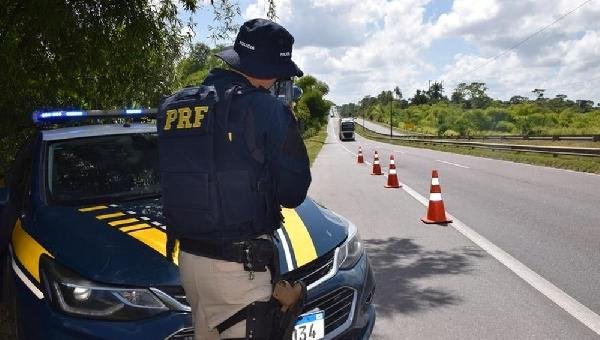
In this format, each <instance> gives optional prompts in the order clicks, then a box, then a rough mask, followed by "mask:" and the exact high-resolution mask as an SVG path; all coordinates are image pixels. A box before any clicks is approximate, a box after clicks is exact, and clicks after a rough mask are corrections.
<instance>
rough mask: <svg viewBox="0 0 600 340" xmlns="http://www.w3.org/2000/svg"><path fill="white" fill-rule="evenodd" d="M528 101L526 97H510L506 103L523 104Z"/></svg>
mask: <svg viewBox="0 0 600 340" xmlns="http://www.w3.org/2000/svg"><path fill="white" fill-rule="evenodd" d="M528 100H529V98H527V97H523V96H512V97H510V99H509V100H508V102H509V103H511V104H521V103H525V102H526V101H528Z"/></svg>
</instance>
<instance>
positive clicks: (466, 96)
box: [340, 83, 600, 137]
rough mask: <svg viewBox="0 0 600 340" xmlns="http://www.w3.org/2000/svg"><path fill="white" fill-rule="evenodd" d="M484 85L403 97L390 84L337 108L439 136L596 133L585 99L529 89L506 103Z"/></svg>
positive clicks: (596, 112)
mask: <svg viewBox="0 0 600 340" xmlns="http://www.w3.org/2000/svg"><path fill="white" fill-rule="evenodd" d="M486 91H487V88H486V86H485V84H484V83H471V84H465V83H462V84H459V85H458V87H457V88H456V89H455V90H454V91H453V92H452V95H451V97H450V98H447V97H446V96H444V95H443V87H442V85H441V84H440V83H434V84H432V85H431V87H430V89H429V90H427V91H422V90H417V92H416V93H415V95H414V96H413V97H412V98H409V99H408V100H405V99H402V93H401V91H400V90H399V89H398V88H396V89H395V90H394V92H395V95H396V96H395V98H394V96H393V92H392V91H383V92H381V93H380V94H379V95H378V96H377V97H370V96H366V97H364V98H363V99H362V100H360V101H359V102H358V103H356V104H355V103H349V104H345V105H342V106H341V107H340V112H341V114H342V116H354V117H361V116H362V115H364V116H365V118H367V119H369V120H373V121H377V122H382V123H384V124H389V122H390V110H391V112H392V124H393V126H394V127H397V128H399V129H402V130H406V131H411V132H415V133H427V134H436V135H439V136H463V137H464V136H473V135H497V134H519V135H541V134H548V135H567V134H600V107H596V108H594V107H593V105H594V102H592V101H590V100H577V101H572V100H569V99H567V97H566V96H565V95H557V96H556V97H555V98H552V99H548V98H544V90H543V89H534V90H533V91H532V92H533V93H534V94H535V95H536V98H535V99H534V100H530V99H528V98H525V97H521V96H513V97H512V98H511V99H510V100H509V101H501V100H495V99H492V98H490V97H489V96H488V95H487V94H486Z"/></svg>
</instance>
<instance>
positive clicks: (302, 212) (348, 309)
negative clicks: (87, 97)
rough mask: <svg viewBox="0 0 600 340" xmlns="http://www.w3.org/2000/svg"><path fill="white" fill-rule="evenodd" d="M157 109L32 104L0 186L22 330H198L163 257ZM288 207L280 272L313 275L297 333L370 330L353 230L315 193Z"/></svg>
mask: <svg viewBox="0 0 600 340" xmlns="http://www.w3.org/2000/svg"><path fill="white" fill-rule="evenodd" d="M153 113H155V112H154V111H152V110H121V111H53V112H36V113H34V121H35V123H36V124H38V126H39V128H38V129H37V131H36V133H35V135H34V136H32V137H31V138H30V140H29V141H28V142H27V143H26V144H25V146H24V147H23V148H22V150H21V151H20V153H19V155H18V157H17V160H16V161H15V163H14V164H13V171H11V172H10V174H11V175H10V176H8V178H9V182H8V183H6V187H4V188H1V189H0V211H1V212H2V213H3V214H5V216H3V219H0V221H9V224H10V225H1V226H0V227H1V228H12V236H11V241H10V245H9V246H8V249H7V250H6V251H5V254H6V255H5V261H4V268H3V270H4V272H5V273H7V274H8V275H4V279H5V280H8V281H7V282H5V283H8V284H3V285H2V286H3V287H5V289H4V290H5V291H4V292H3V294H8V295H4V296H9V297H10V298H11V299H12V300H13V301H12V302H13V304H14V306H15V311H16V317H15V319H16V322H15V323H16V324H15V330H16V333H17V335H18V338H20V339H86V338H93V339H192V338H193V328H192V318H191V313H190V308H189V306H188V304H187V301H186V299H185V294H184V291H183V289H182V287H181V283H180V280H179V273H178V266H177V256H175V259H174V261H170V260H169V259H168V258H167V257H166V256H165V255H166V254H165V248H166V247H165V242H166V234H165V229H166V228H168V227H169V226H168V223H167V221H166V220H165V219H164V217H163V215H162V212H161V198H160V197H161V194H160V186H159V180H158V150H157V134H156V126H155V124H153V123H152V122H151V121H148V120H147V118H148V116H152V114H153ZM99 118H101V119H103V121H102V122H103V124H100V123H99V122H100V121H99V120H98V119H99ZM106 118H110V121H109V123H107V120H106ZM83 120H85V122H83ZM144 121H146V122H144ZM10 207H12V209H9V208H10ZM11 211H12V214H13V215H14V216H12V217H11V216H6V214H11ZM283 215H284V217H285V222H284V223H283V224H282V225H281V228H279V229H278V230H277V231H276V233H275V235H274V239H275V243H276V246H277V249H278V257H279V264H280V265H279V267H280V268H279V270H280V272H281V274H282V275H283V276H284V277H285V278H288V279H303V280H304V282H306V284H307V285H308V299H307V302H308V303H307V305H306V309H305V315H303V316H302V317H301V318H299V320H298V322H297V326H296V332H295V334H294V339H298V340H300V339H302V340H305V339H318V338H321V337H322V338H325V339H333V338H343V339H367V338H368V337H369V335H370V333H371V330H372V328H373V325H374V323H375V309H374V307H373V305H372V303H371V302H372V298H373V294H374V289H375V285H374V281H373V274H372V271H371V267H370V264H369V261H368V258H367V255H366V253H365V252H364V249H363V246H362V243H361V240H360V238H359V235H358V233H357V228H356V227H355V226H354V225H353V224H352V223H351V222H349V221H348V220H346V219H344V218H343V217H341V216H340V215H338V214H336V213H334V212H332V211H330V210H328V209H327V208H325V207H323V206H320V205H319V204H317V203H315V202H314V201H313V200H312V199H310V198H307V199H306V200H305V202H304V203H303V204H302V205H300V206H299V207H298V208H296V209H284V210H283ZM5 224H6V223H5Z"/></svg>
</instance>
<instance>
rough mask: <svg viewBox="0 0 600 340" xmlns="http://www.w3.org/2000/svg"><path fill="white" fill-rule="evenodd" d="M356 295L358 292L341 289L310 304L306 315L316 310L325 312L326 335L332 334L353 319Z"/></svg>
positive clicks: (305, 311) (306, 309)
mask: <svg viewBox="0 0 600 340" xmlns="http://www.w3.org/2000/svg"><path fill="white" fill-rule="evenodd" d="M355 293H356V291H355V290H354V289H352V288H349V287H342V288H339V289H337V290H335V291H333V292H331V293H329V294H326V295H324V296H322V297H319V298H318V299H316V300H314V301H311V302H310V303H308V304H307V305H306V307H305V308H304V313H307V312H310V311H313V310H315V309H318V310H321V311H324V312H325V334H330V333H331V332H333V331H335V330H336V329H337V328H339V327H340V326H342V325H343V324H344V323H345V322H346V321H347V320H348V318H350V317H351V312H352V310H353V308H352V304H353V303H354V296H355Z"/></svg>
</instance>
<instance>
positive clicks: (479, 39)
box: [244, 0, 600, 103]
mask: <svg viewBox="0 0 600 340" xmlns="http://www.w3.org/2000/svg"><path fill="white" fill-rule="evenodd" d="M432 1H434V0H396V1H387V0H364V1H353V0H281V1H277V13H278V17H279V19H278V21H279V22H280V23H281V24H282V25H283V26H284V27H286V28H287V29H288V30H289V31H290V32H291V33H292V34H293V35H294V37H295V40H296V42H295V45H294V60H296V61H297V63H298V64H299V65H300V66H301V68H303V70H304V71H305V72H306V73H310V74H313V75H315V76H317V77H318V78H320V79H323V80H324V81H326V82H327V83H328V84H329V85H330V88H331V94H330V97H331V99H332V100H334V101H335V102H337V103H345V102H348V101H357V100H359V99H360V98H362V97H363V96H365V95H376V94H377V93H379V92H380V91H382V90H389V89H391V88H393V87H395V86H399V87H400V88H401V89H402V90H403V93H404V94H405V97H407V96H412V94H414V91H415V90H416V89H417V88H423V87H425V85H426V84H427V80H429V79H431V80H435V79H443V80H445V84H446V88H447V89H448V90H450V89H451V88H452V87H453V86H454V85H455V84H456V83H458V82H469V81H483V82H486V83H487V84H488V87H489V89H490V92H489V93H490V94H491V95H494V96H496V97H499V98H503V99H508V98H509V97H510V96H512V95H514V94H519V95H529V96H530V95H531V94H530V91H531V89H533V88H546V89H548V92H547V93H548V95H551V94H552V93H554V94H556V93H566V94H567V95H569V97H571V98H573V99H579V98H589V99H592V100H596V101H598V99H600V93H598V90H596V89H595V87H594V86H593V84H594V77H596V79H595V82H596V83H597V82H598V81H600V79H598V77H600V76H595V75H600V20H598V18H600V1H592V2H590V3H588V4H587V5H585V6H584V7H583V8H581V9H580V10H578V11H576V12H574V13H572V14H571V15H569V16H567V17H566V18H564V19H563V20H561V21H559V22H558V23H557V24H555V25H553V26H551V27H550V28H549V29H547V30H546V31H544V32H543V33H541V34H539V35H537V36H535V37H533V38H531V39H530V40H529V41H527V42H526V43H524V44H522V45H521V46H519V47H518V48H517V49H515V50H513V51H510V52H507V53H505V54H504V55H502V56H501V57H497V58H494V57H495V56H498V55H499V54H500V53H502V52H505V51H506V50H507V49H508V48H510V47H513V46H515V44H517V43H519V42H521V41H522V40H523V39H525V38H526V37H528V36H529V35H530V34H532V33H533V32H536V31H537V30H539V29H541V28H542V27H544V26H545V25H548V24H550V23H552V22H553V21H555V20H556V19H557V18H558V17H559V16H560V15H561V14H564V13H566V12H567V11H569V10H571V9H573V8H574V7H576V6H577V5H578V4H580V3H581V2H583V0H580V1H581V2H577V3H574V2H573V1H572V0H546V1H541V0H536V1H533V0H478V1H472V0H454V3H453V4H452V9H451V10H450V11H449V12H448V13H444V14H441V15H440V16H439V17H438V19H437V21H435V22H430V21H429V20H428V19H426V18H425V17H424V15H425V11H426V7H427V6H428V5H431V2H432ZM265 13H266V8H265V1H264V0H256V3H253V4H251V5H250V6H248V7H247V8H246V10H245V12H244V17H245V18H246V19H248V18H253V17H264V16H265ZM457 37H458V38H462V39H464V40H465V41H466V42H467V44H468V45H469V46H470V47H472V48H470V49H469V51H470V52H468V51H463V52H462V53H459V54H457V55H456V56H454V58H451V56H448V58H445V59H444V60H450V62H449V63H448V64H447V65H444V64H440V62H439V61H433V60H427V58H426V57H425V55H426V54H425V51H426V50H427V49H428V48H429V47H430V46H431V44H432V42H434V41H436V40H441V39H447V38H457ZM448 53H449V52H447V51H443V50H440V51H433V54H439V55H444V56H446V55H447V54H448ZM431 54H432V52H431V51H429V52H427V55H431ZM484 64H485V66H484V67H481V66H482V65H484ZM590 75H591V76H590ZM448 92H449V91H448ZM448 92H447V93H448Z"/></svg>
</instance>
